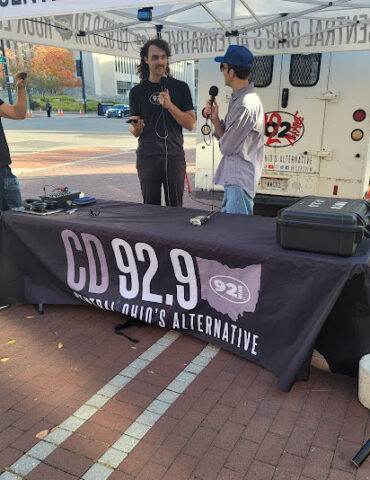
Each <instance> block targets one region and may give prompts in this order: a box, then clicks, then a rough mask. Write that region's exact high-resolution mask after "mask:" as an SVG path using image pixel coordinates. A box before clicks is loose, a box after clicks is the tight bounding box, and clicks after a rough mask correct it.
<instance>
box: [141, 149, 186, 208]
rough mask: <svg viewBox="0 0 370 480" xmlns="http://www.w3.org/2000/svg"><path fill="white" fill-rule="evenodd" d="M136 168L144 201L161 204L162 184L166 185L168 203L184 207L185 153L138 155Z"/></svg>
mask: <svg viewBox="0 0 370 480" xmlns="http://www.w3.org/2000/svg"><path fill="white" fill-rule="evenodd" d="M136 168H137V172H138V175H139V180H140V186H141V193H142V195H143V200H144V203H150V204H152V205H160V204H161V186H162V184H163V187H164V196H165V200H166V205H167V206H171V207H182V197H183V194H184V180H185V169H186V163H185V156H184V154H183V155H168V156H167V159H166V156H165V155H153V156H143V155H140V154H139V155H137V159H136Z"/></svg>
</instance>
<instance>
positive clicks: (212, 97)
mask: <svg viewBox="0 0 370 480" xmlns="http://www.w3.org/2000/svg"><path fill="white" fill-rule="evenodd" d="M208 93H209V95H210V102H211V108H212V105H213V102H214V101H215V97H217V95H218V87H216V85H212V87H211V88H210V89H209V92H208ZM209 117H210V116H209V114H207V120H208V119H209Z"/></svg>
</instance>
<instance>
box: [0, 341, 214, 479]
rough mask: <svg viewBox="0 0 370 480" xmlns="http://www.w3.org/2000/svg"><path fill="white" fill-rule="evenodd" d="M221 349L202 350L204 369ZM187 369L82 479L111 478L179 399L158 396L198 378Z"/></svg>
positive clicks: (208, 348)
mask: <svg viewBox="0 0 370 480" xmlns="http://www.w3.org/2000/svg"><path fill="white" fill-rule="evenodd" d="M219 351H220V349H219V348H218V347H213V346H212V347H211V346H210V345H207V346H206V347H205V348H204V349H203V350H202V352H201V353H204V354H203V355H202V356H203V358H205V359H206V360H207V363H206V364H205V365H204V366H203V368H202V370H203V369H204V368H205V367H206V366H207V365H208V364H209V363H210V362H211V361H212V359H213V358H214V357H215V356H216V355H217V353H218V352H219ZM198 356H199V355H198ZM196 358H197V357H196ZM192 363H193V361H192V362H190V363H189V365H187V367H188V366H190V365H192ZM187 367H186V368H187ZM185 370H186V369H185V368H184V369H183V370H182V372H180V373H179V374H178V375H177V376H176V377H175V379H174V380H173V381H172V382H171V383H170V384H169V385H168V386H167V387H166V388H165V389H164V390H163V391H162V392H161V393H160V394H159V395H158V397H157V398H155V399H154V400H153V401H152V402H151V403H150V404H149V405H148V407H147V408H146V409H145V410H144V411H143V412H142V413H141V415H139V416H138V417H137V419H136V420H134V422H133V423H132V424H131V425H130V426H129V427H128V428H127V429H126V430H125V431H124V432H123V434H122V435H121V436H120V437H119V438H118V439H117V440H116V441H115V442H114V443H113V445H112V446H111V447H109V448H108V450H106V451H105V453H104V454H103V455H102V456H101V457H100V458H99V459H98V460H97V461H96V463H95V464H94V465H93V466H92V467H90V468H89V470H87V471H86V472H85V473H84V475H83V476H82V477H81V480H95V479H99V480H106V479H107V478H109V476H110V475H111V474H112V473H113V472H114V470H115V468H117V467H118V466H119V465H120V463H121V462H122V461H123V460H124V459H125V458H126V457H127V455H128V454H129V453H130V452H131V451H132V450H133V449H134V448H135V447H136V446H137V445H138V444H139V443H140V440H141V439H142V438H143V437H144V436H145V435H146V434H147V433H148V432H149V430H150V429H151V428H152V427H153V426H154V425H155V424H156V422H157V421H158V420H159V419H160V418H161V417H162V415H163V414H164V413H165V412H166V411H167V410H168V409H169V408H170V406H171V405H172V404H173V403H174V402H175V401H176V400H177V398H178V396H172V399H170V398H169V399H168V402H160V401H159V400H158V398H159V397H160V396H163V395H164V394H165V392H169V394H170V397H171V394H172V391H171V390H168V387H169V386H170V385H171V384H172V383H173V382H178V383H181V384H183V385H184V386H185V388H187V387H188V386H189V385H190V384H191V383H192V382H193V381H194V380H195V379H196V378H197V376H198V373H197V374H194V375H193V374H191V375H190V376H187V375H186V376H185V377H184V376H183V374H184V373H185V374H187V373H188V372H187V371H185ZM202 370H201V371H202ZM199 373H200V372H199ZM179 378H181V379H182V380H178V379H179ZM159 402H160V403H161V404H163V409H162V410H163V411H162V412H161V413H160V414H157V413H155V408H156V406H157V404H158V403H159ZM153 405H154V408H153ZM153 410H154V415H153ZM118 452H120V453H118ZM120 454H121V455H120ZM120 458H122V460H121V462H119V460H120ZM110 459H111V460H110ZM118 462H119V463H118ZM96 465H100V466H103V467H105V468H107V471H105V472H104V475H105V476H102V477H96V476H94V475H95V471H96V468H97V467H96ZM109 468H111V471H110V472H109V470H108V469H109ZM0 478H1V477H0Z"/></svg>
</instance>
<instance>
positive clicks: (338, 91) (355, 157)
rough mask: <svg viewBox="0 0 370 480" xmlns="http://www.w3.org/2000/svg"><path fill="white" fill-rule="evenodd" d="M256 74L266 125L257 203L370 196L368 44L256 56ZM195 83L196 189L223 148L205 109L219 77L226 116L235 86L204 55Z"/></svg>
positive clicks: (208, 179) (204, 187) (205, 186)
mask: <svg viewBox="0 0 370 480" xmlns="http://www.w3.org/2000/svg"><path fill="white" fill-rule="evenodd" d="M251 76H252V80H253V81H254V83H255V86H256V91H257V93H258V95H259V96H260V98H261V100H262V104H263V107H264V111H265V125H266V129H265V164H264V168H263V172H262V177H261V180H260V184H259V187H258V190H257V196H256V203H258V202H260V203H268V204H280V205H287V204H289V203H292V202H293V201H295V200H296V199H297V198H300V197H303V196H306V195H318V196H327V197H332V196H338V197H342V198H354V199H361V198H363V197H366V196H368V195H369V180H370V153H369V134H370V132H369V125H370V51H359V52H333V53H313V54H294V55H288V54H284V55H274V56H260V57H255V59H254V65H253V69H252V73H251ZM198 85H199V91H198V112H199V114H198V125H197V148H196V171H195V189H196V193H197V195H198V196H206V193H207V191H210V190H212V188H213V184H212V178H213V174H214V171H215V169H216V168H217V166H218V164H219V161H220V159H221V154H220V151H219V147H218V142H217V140H214V142H215V143H214V146H213V147H212V142H211V141H210V140H211V138H210V136H204V135H203V134H202V132H201V127H202V125H203V124H204V123H205V120H204V119H203V118H202V116H201V113H200V112H201V111H202V109H203V107H204V105H205V103H206V101H207V99H208V98H209V88H210V86H211V85H216V86H218V88H219V93H218V96H217V102H218V104H219V107H220V117H224V116H225V115H226V112H227V107H228V101H229V99H230V95H231V93H232V90H231V89H230V88H229V87H226V86H225V85H224V83H223V77H222V75H221V73H220V71H219V63H216V62H214V60H213V59H207V60H200V61H199V81H198ZM208 123H209V124H210V122H208ZM212 150H214V155H213V153H212ZM213 160H214V161H213ZM214 188H215V190H222V187H221V186H217V185H215V186H214Z"/></svg>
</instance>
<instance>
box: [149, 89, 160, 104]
mask: <svg viewBox="0 0 370 480" xmlns="http://www.w3.org/2000/svg"><path fill="white" fill-rule="evenodd" d="M149 102H150V103H152V104H153V105H160V103H159V92H154V93H152V94H151V95H150V98H149Z"/></svg>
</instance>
